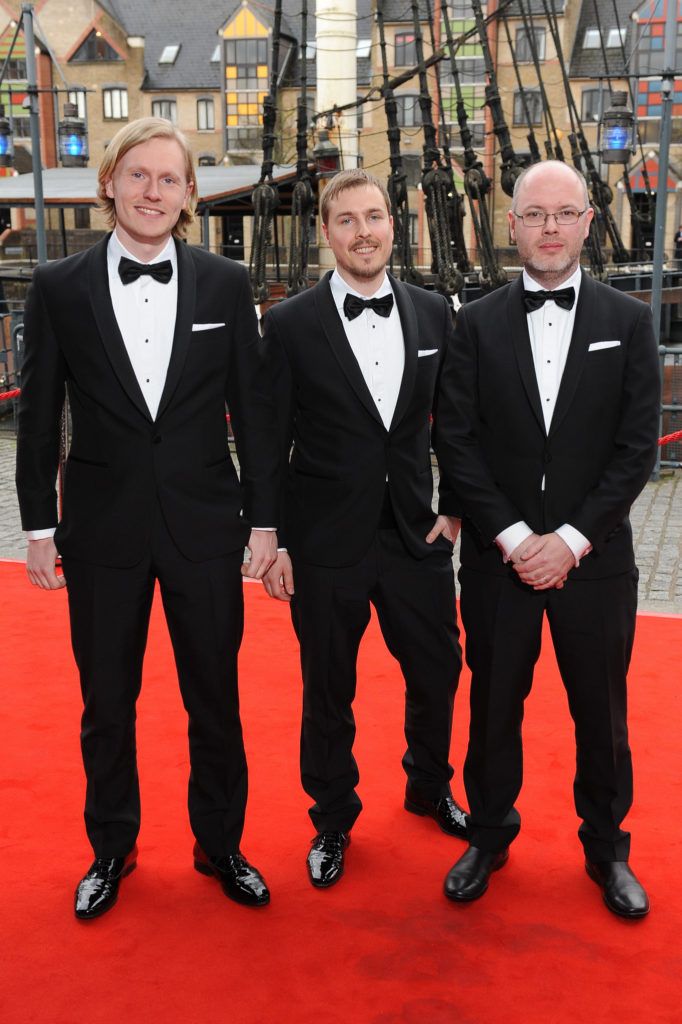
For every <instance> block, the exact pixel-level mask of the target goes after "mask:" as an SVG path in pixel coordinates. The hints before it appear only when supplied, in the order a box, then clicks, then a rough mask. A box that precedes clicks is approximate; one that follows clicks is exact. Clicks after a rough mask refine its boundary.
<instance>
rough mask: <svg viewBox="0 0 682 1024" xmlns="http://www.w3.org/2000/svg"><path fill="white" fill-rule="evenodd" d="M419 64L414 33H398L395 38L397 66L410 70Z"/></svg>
mask: <svg viewBox="0 0 682 1024" xmlns="http://www.w3.org/2000/svg"><path fill="white" fill-rule="evenodd" d="M416 63H417V47H416V45H415V41H414V32H398V33H397V34H396V37H395V66H396V67H397V68H405V67H407V68H409V67H412V65H413V64H416Z"/></svg>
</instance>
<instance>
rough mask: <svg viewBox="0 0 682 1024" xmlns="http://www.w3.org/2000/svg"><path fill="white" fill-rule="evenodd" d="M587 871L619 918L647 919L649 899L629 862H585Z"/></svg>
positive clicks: (607, 904)
mask: <svg viewBox="0 0 682 1024" xmlns="http://www.w3.org/2000/svg"><path fill="white" fill-rule="evenodd" d="M585 870H586V871H587V873H588V875H589V876H590V878H591V879H592V880H593V881H594V882H596V883H597V885H598V886H600V887H601V890H602V893H603V895H604V903H605V904H606V906H607V907H608V908H609V910H610V911H612V912H613V913H614V914H618V916H619V917H629V918H637V917H646V915H647V914H648V913H649V897H648V896H647V894H646V892H645V891H644V887H643V886H642V885H640V883H639V882H638V881H637V878H636V877H635V875H634V873H633V872H632V871H631V869H630V868H629V867H628V864H627V861H624V860H614V861H608V860H604V861H600V862H598V863H596V862H594V861H590V860H586V861H585Z"/></svg>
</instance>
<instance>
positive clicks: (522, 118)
mask: <svg viewBox="0 0 682 1024" xmlns="http://www.w3.org/2000/svg"><path fill="white" fill-rule="evenodd" d="M523 95H524V97H525V101H526V107H528V113H529V115H530V123H531V124H542V96H541V95H540V90H539V89H524V91H523ZM527 123H528V122H527V121H526V111H525V109H524V105H523V99H522V96H521V93H520V92H519V91H518V90H517V91H516V92H515V93H514V124H515V125H518V124H527Z"/></svg>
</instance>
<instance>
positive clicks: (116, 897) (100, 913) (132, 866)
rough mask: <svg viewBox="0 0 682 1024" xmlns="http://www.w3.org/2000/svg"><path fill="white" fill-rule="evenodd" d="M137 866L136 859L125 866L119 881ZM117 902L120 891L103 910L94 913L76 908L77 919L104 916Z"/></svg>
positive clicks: (85, 919) (82, 919) (84, 919)
mask: <svg viewBox="0 0 682 1024" xmlns="http://www.w3.org/2000/svg"><path fill="white" fill-rule="evenodd" d="M136 867H137V861H135V862H134V863H133V864H129V865H128V867H127V868H124V869H123V871H122V872H121V874H120V875H119V882H121V880H122V879H123V878H125V877H126V875H129V874H130V873H131V871H134V870H135V868H136ZM117 903H118V892H117V893H116V895H115V896H114V898H113V900H111V902H110V903H107V905H106V907H102V909H101V910H95V911H94V912H93V913H92V914H79V913H78V911H77V910H75V911H74V914H75V915H76V920H77V921H94V920H95V918H97V917H102V915H103V914H106V913H108V911H110V910H111V909H112V908H113V907H115V906H116V904H117Z"/></svg>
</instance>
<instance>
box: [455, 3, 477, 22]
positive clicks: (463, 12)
mask: <svg viewBox="0 0 682 1024" xmlns="http://www.w3.org/2000/svg"><path fill="white" fill-rule="evenodd" d="M481 7H482V8H483V13H484V14H485V7H486V5H485V2H484V3H482V4H481ZM450 17H451V18H453V19H455V18H456V19H459V20H467V21H473V20H474V12H473V11H472V9H471V0H450Z"/></svg>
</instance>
